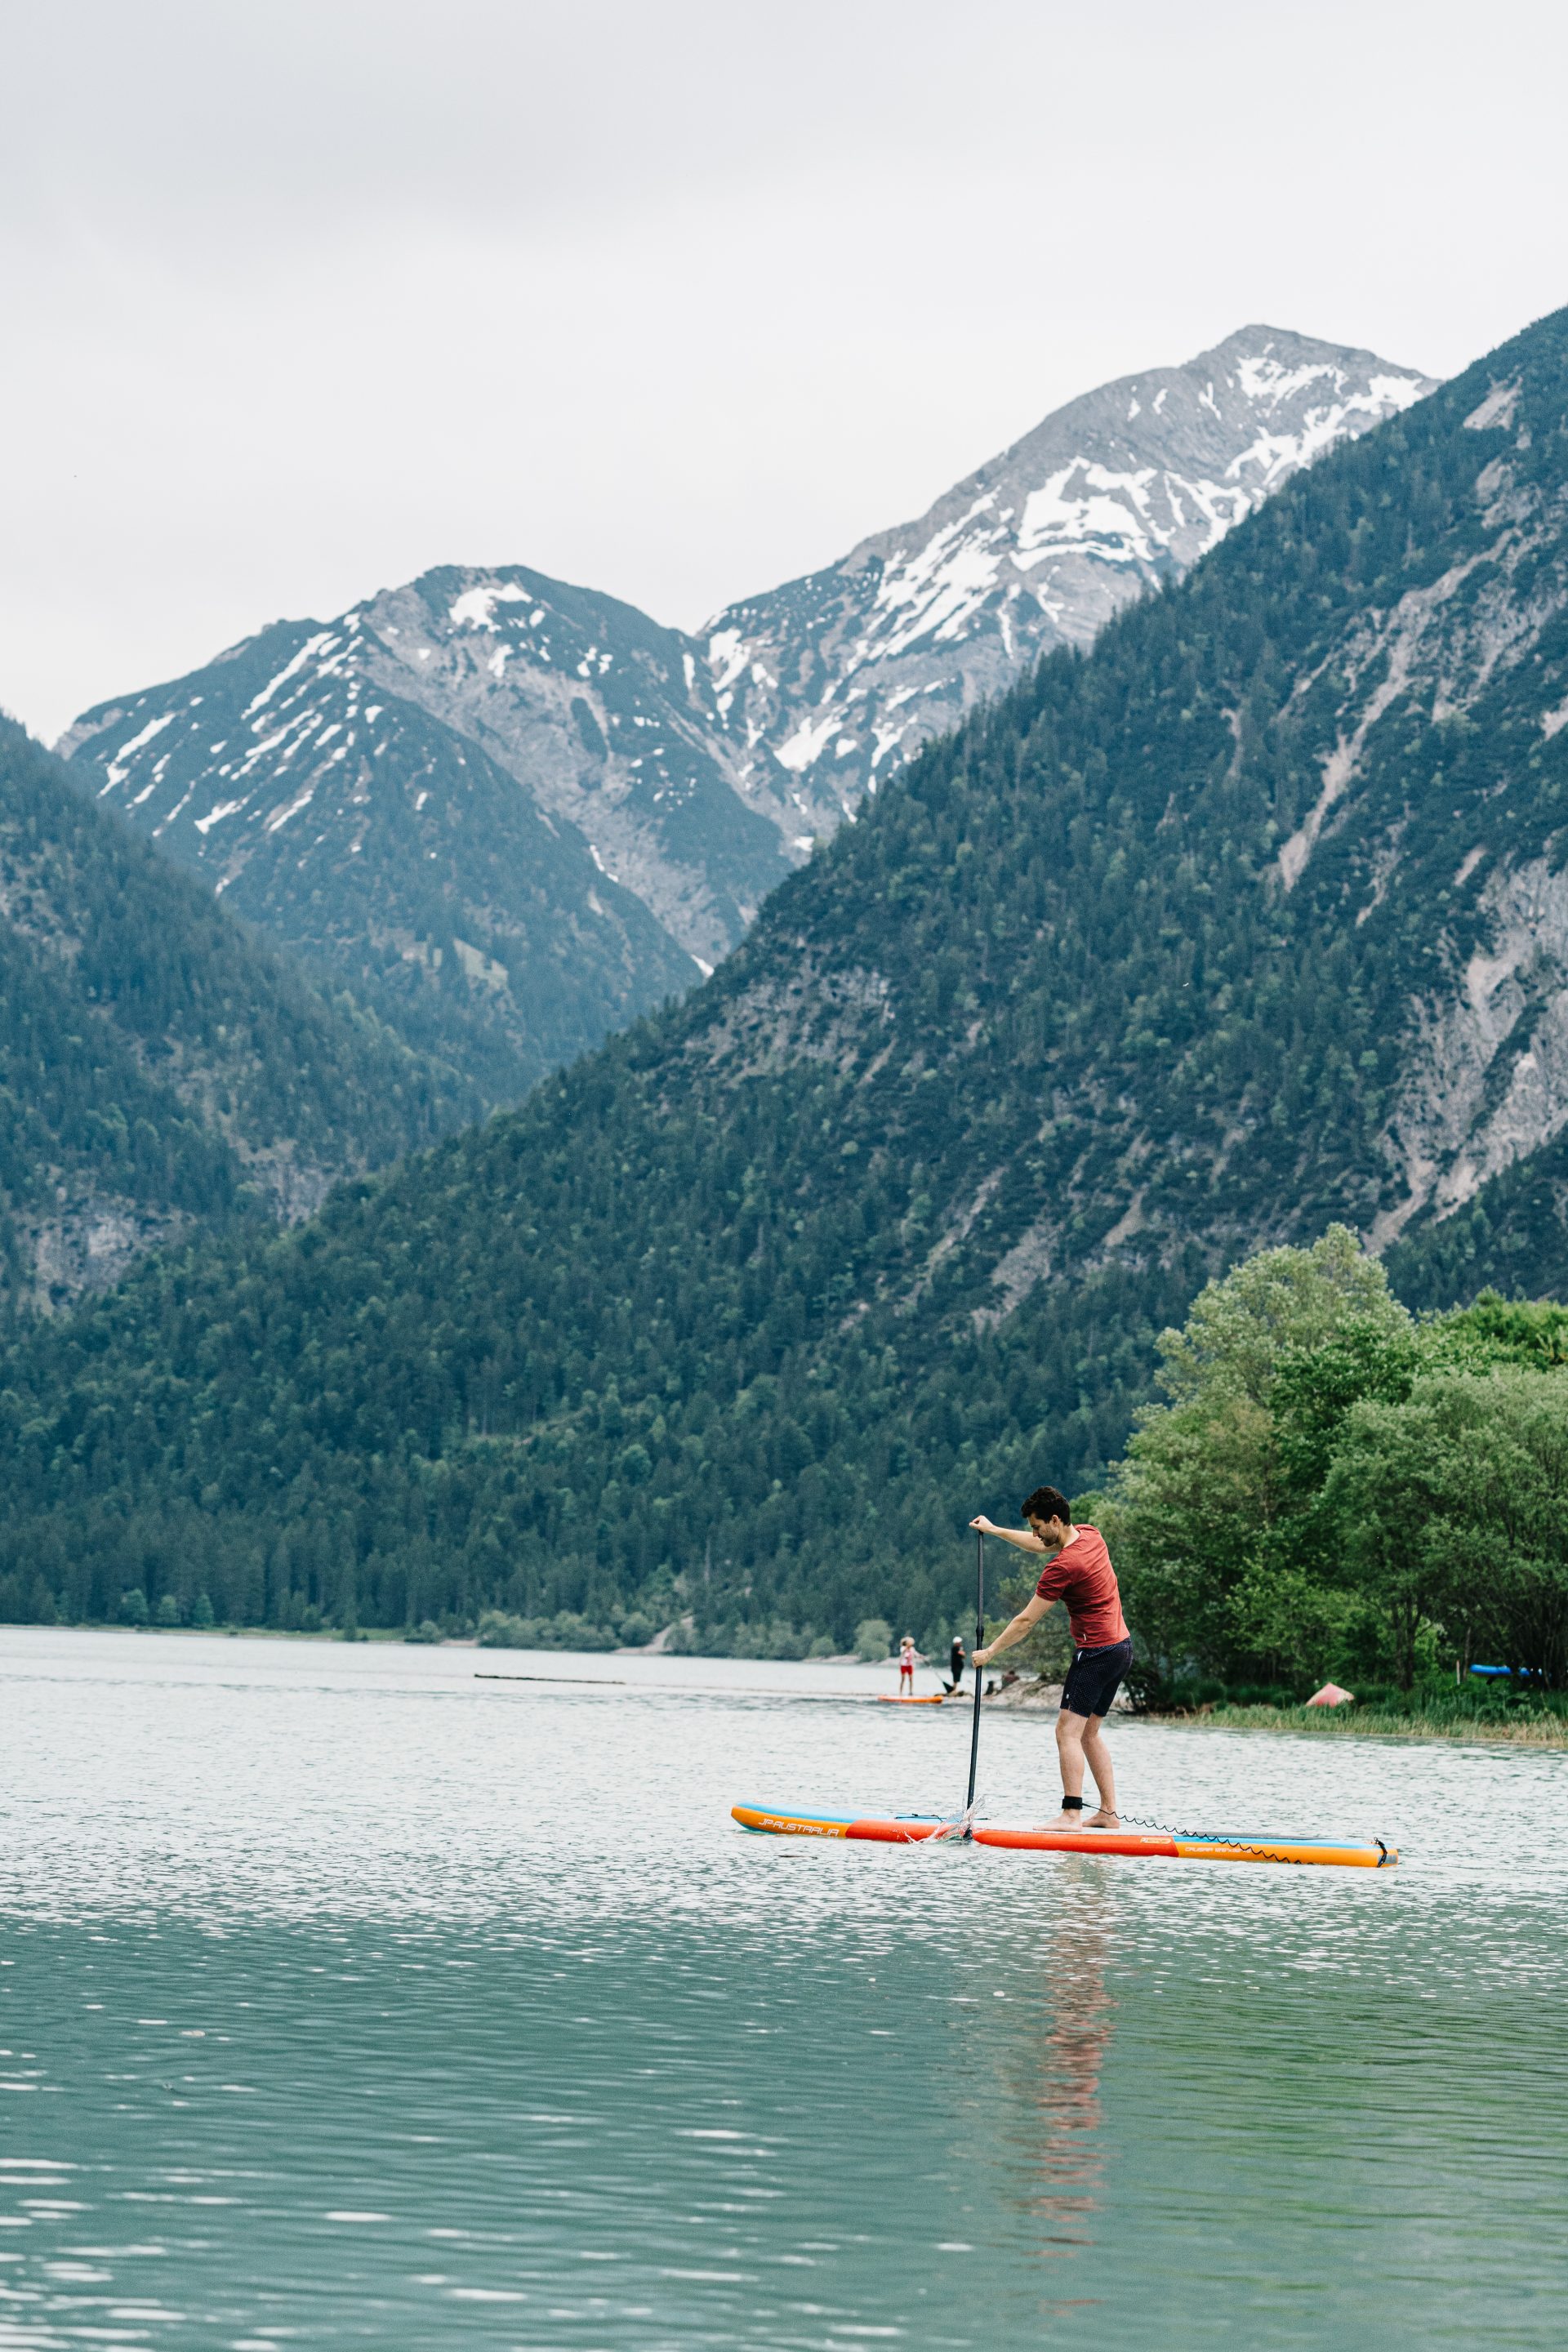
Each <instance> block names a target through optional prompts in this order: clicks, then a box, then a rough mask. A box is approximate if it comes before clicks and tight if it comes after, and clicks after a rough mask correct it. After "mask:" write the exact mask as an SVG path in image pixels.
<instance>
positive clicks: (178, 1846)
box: [0, 1630, 1568, 2352]
mask: <svg viewBox="0 0 1568 2352" xmlns="http://www.w3.org/2000/svg"><path fill="white" fill-rule="evenodd" d="M477 1669H478V1670H479V1671H482V1672H484V1673H494V1672H501V1673H507V1674H511V1675H528V1674H532V1675H544V1676H549V1677H553V1678H554V1679H552V1680H547V1681H521V1680H520V1681H508V1682H495V1681H488V1680H481V1679H479V1675H478V1673H477V1672H476V1670H477ZM567 1675H573V1676H583V1677H588V1678H590V1679H587V1680H583V1681H577V1680H572V1681H568V1680H564V1679H562V1677H564V1676H567ZM612 1677H613V1678H615V1679H613V1680H612V1679H610V1678H612ZM886 1686H887V1685H886V1684H885V1682H883V1681H882V1680H881V1679H880V1678H879V1676H878V1675H876V1674H874V1673H871V1672H868V1671H865V1672H862V1671H857V1670H844V1669H839V1668H831V1667H818V1668H813V1667H784V1666H765V1665H756V1664H732V1665H731V1664H712V1663H707V1662H703V1663H699V1662H696V1661H681V1662H675V1661H664V1660H656V1659H643V1658H637V1659H634V1660H625V1659H619V1658H595V1659H585V1660H575V1659H567V1658H562V1657H553V1658H538V1659H534V1658H525V1657H511V1656H505V1655H500V1656H498V1655H496V1654H479V1653H476V1652H474V1651H472V1650H464V1649H437V1650H414V1649H407V1650H405V1649H403V1648H401V1647H398V1648H393V1647H389V1646H384V1645H374V1646H363V1645H360V1646H353V1647H351V1646H348V1645H344V1644H338V1643H327V1642H321V1643H304V1642H264V1641H256V1640H243V1641H241V1640H225V1639H221V1638H208V1637H196V1636H180V1635H164V1636H158V1635H150V1634H132V1633H126V1634H112V1633H103V1634H81V1633H40V1632H31V1631H27V1632H22V1631H16V1630H5V1631H0V1763H3V1769H0V1811H3V1815H4V1821H3V1828H0V2346H5V2347H18V2346H39V2347H43V2346H58V2345H75V2344H95V2345H103V2344H121V2345H132V2346H133V2345H149V2346H159V2347H163V2346H191V2347H206V2346H224V2347H235V2352H247V2347H248V2348H249V2352H264V2347H272V2352H276V2348H277V2347H290V2346H304V2347H310V2346H327V2345H374V2346H378V2347H433V2352H443V2347H448V2346H449V2347H458V2346H464V2347H468V2346H472V2347H498V2352H500V2347H514V2346H516V2347H550V2352H555V2347H562V2352H566V2347H583V2348H584V2352H591V2347H615V2352H619V2347H628V2352H633V2348H634V2347H635V2352H654V2347H680V2352H685V2347H702V2346H714V2347H745V2348H746V2352H750V2347H825V2348H826V2352H832V2347H837V2352H847V2347H853V2346H855V2345H857V2344H864V2343H875V2342H888V2343H892V2344H898V2343H902V2344H906V2345H909V2346H911V2347H926V2346H930V2347H986V2352H1011V2347H1023V2346H1026V2345H1029V2346H1033V2345H1038V2344H1042V2343H1044V2344H1056V2343H1061V2344H1067V2343H1072V2344H1075V2345H1076V2344H1079V2343H1093V2344H1097V2345H1100V2346H1109V2347H1122V2346H1128V2347H1131V2346H1134V2345H1136V2346H1139V2347H1147V2346H1150V2345H1157V2346H1159V2347H1187V2346H1193V2347H1196V2346H1200V2345H1201V2346H1205V2347H1208V2346H1213V2345H1226V2344H1229V2345H1234V2346H1236V2347H1238V2352H1255V2347H1275V2346H1293V2345H1306V2344H1309V2343H1311V2344H1317V2343H1319V2342H1320V2341H1323V2340H1330V2339H1333V2340H1338V2341H1339V2342H1341V2343H1345V2344H1351V2345H1354V2346H1358V2347H1359V2346H1373V2345H1376V2346H1380V2347H1401V2346H1412V2347H1414V2346H1423V2347H1425V2346H1431V2345H1443V2344H1448V2343H1454V2344H1459V2343H1466V2344H1485V2345H1529V2346H1542V2347H1545V2346H1552V2347H1557V2346H1560V2345H1561V2344H1562V2343H1563V2340H1564V2336H1565V2333H1568V2326H1565V2323H1564V2320H1563V2295H1564V2292H1565V2290H1568V2253H1565V2252H1564V2229H1563V2209H1564V2203H1565V2190H1568V2181H1565V2162H1564V2160H1565V2158H1568V2063H1565V2059H1564V2029H1563V2016H1564V2007H1563V1995H1564V1990H1565V1986H1564V1979H1565V1977H1568V1958H1565V1955H1568V1943H1565V1939H1564V1930H1565V1928H1568V1869H1565V1866H1564V1860H1563V1855H1564V1843H1563V1836H1562V1831H1563V1793H1564V1780H1563V1774H1564V1769H1565V1766H1568V1759H1563V1757H1560V1756H1555V1755H1551V1754H1542V1753H1530V1752H1512V1753H1510V1752H1500V1751H1498V1750H1496V1749H1483V1748H1458V1747H1447V1746H1444V1747H1437V1746H1434V1747H1429V1748H1426V1747H1416V1746H1404V1745H1393V1744H1390V1745H1386V1746H1385V1745H1380V1744H1378V1743H1377V1742H1375V1741H1370V1740H1369V1741H1346V1742H1339V1741H1335V1742H1321V1743H1316V1742H1313V1741H1310V1740H1306V1739H1300V1738H1296V1739H1291V1738H1285V1737H1278V1738H1275V1737H1265V1736H1258V1735H1252V1736H1247V1735H1236V1734H1226V1733H1223V1732H1214V1733H1201V1732H1192V1731H1164V1730H1160V1729H1157V1728H1153V1727H1148V1726H1142V1725H1137V1724H1125V1725H1121V1726H1119V1727H1117V1730H1116V1732H1115V1735H1114V1736H1115V1739H1116V1744H1117V1749H1118V1754H1119V1760H1120V1769H1121V1774H1122V1782H1123V1801H1124V1803H1125V1804H1126V1805H1127V1808H1128V1810H1129V1811H1131V1812H1134V1813H1144V1814H1150V1815H1153V1816H1155V1817H1157V1818H1160V1819H1162V1820H1165V1821H1169V1822H1178V1823H1181V1824H1184V1825H1192V1826H1195V1827H1202V1826H1217V1827H1221V1828H1226V1829H1230V1830H1237V1831H1246V1830H1257V1831H1272V1832H1285V1831H1290V1830H1294V1831H1296V1832H1299V1833H1305V1834H1312V1833H1314V1832H1342V1833H1346V1834H1353V1835H1358V1836H1360V1835H1366V1834H1369V1833H1374V1832H1375V1833H1377V1834H1380V1835H1382V1836H1384V1837H1385V1838H1389V1839H1391V1840H1394V1841H1396V1842H1397V1843H1399V1844H1400V1845H1401V1847H1402V1848H1403V1849H1404V1853H1405V1859H1404V1862H1403V1864H1402V1865H1401V1867H1400V1868H1399V1869H1398V1870H1397V1871H1392V1872H1362V1871H1344V1872H1340V1871H1329V1870H1291V1869H1280V1868H1250V1867H1245V1866H1241V1865H1226V1864H1182V1863H1170V1862H1127V1861H1115V1860H1099V1859H1095V1858H1092V1857H1089V1856H1067V1857H1064V1858H1061V1859H1057V1858H1054V1857H1042V1856H1037V1855H1028V1854H1013V1853H995V1852H984V1851H982V1850H979V1849H974V1848H970V1849H952V1850H936V1851H924V1852H922V1851H920V1850H914V1851H909V1852H900V1851H892V1850H889V1849H884V1848H877V1847H868V1846H846V1845H843V1844H833V1845H824V1844H817V1843H807V1842H805V1841H785V1840H773V1839H767V1838H757V1837H748V1836H746V1835H744V1834H743V1833H742V1832H740V1831H738V1830H736V1829H735V1828H734V1827H733V1826H732V1825H731V1822H730V1820H729V1807H730V1805H731V1803H732V1802H734V1801H736V1800H738V1799H742V1798H752V1799H759V1800H762V1801H766V1802H773V1803H778V1802H795V1803H798V1804H802V1805H807V1806H811V1805H816V1806H819V1807H822V1808H824V1809H826V1810H835V1809H837V1810H842V1809H844V1808H846V1807H850V1806H853V1807H858V1808H865V1809H866V1810H882V1809H887V1810H892V1811H898V1810H909V1809H911V1808H915V1807H920V1806H928V1807H935V1808H943V1809H951V1808H952V1806H953V1805H954V1804H955V1803H956V1802H957V1801H960V1800H961V1799H962V1796H963V1780H964V1776H965V1772H966V1769H967V1746H968V1720H967V1715H966V1713H965V1714H960V1713H959V1712H958V1711H956V1710H952V1709H936V1708H917V1709H911V1710H908V1711H900V1710H895V1709H893V1708H884V1707H879V1706H875V1705H874V1704H872V1703H871V1694H872V1693H873V1692H874V1691H875V1690H876V1689H877V1688H879V1687H886ZM1053 1760H1054V1759H1053V1750H1052V1744H1051V1739H1050V1730H1049V1724H1048V1721H1041V1720H1036V1719H1020V1718H1019V1717H1002V1718H997V1717H987V1719H986V1721H985V1724H984V1727H983V1733H982V1748H981V1789H982V1795H983V1799H984V1805H985V1808H986V1810H989V1811H993V1812H995V1813H997V1814H1005V1815H1011V1816H1013V1817H1015V1818H1018V1817H1022V1818H1029V1817H1030V1816H1031V1815H1033V1814H1035V1813H1037V1811H1038V1808H1039V1807H1040V1805H1041V1804H1042V1803H1044V1802H1047V1801H1048V1800H1049V1798H1050V1796H1051V1793H1052V1791H1053V1790H1054V1787H1055V1781H1054V1776H1053V1772H1052V1764H1053Z"/></svg>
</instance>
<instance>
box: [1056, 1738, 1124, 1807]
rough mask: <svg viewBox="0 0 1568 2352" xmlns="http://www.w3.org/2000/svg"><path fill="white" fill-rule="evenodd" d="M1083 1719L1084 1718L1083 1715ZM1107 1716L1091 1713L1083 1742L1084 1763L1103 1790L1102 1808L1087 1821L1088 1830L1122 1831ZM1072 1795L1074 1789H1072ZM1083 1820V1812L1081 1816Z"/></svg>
mask: <svg viewBox="0 0 1568 2352" xmlns="http://www.w3.org/2000/svg"><path fill="white" fill-rule="evenodd" d="M1079 1720H1080V1721H1081V1720H1082V1718H1081V1717H1080V1718H1079ZM1104 1724H1105V1717H1103V1716H1102V1715H1091V1716H1090V1717H1089V1719H1088V1721H1087V1722H1086V1723H1085V1724H1084V1731H1083V1738H1082V1741H1081V1743H1080V1745H1081V1748H1082V1752H1083V1759H1084V1762H1085V1763H1086V1764H1087V1765H1088V1766H1089V1770H1090V1771H1091V1772H1092V1773H1093V1775H1094V1785H1095V1787H1096V1788H1097V1789H1098V1790H1100V1811H1099V1812H1097V1813H1091V1814H1090V1815H1089V1819H1088V1820H1087V1821H1086V1822H1084V1824H1083V1825H1084V1827H1085V1829H1086V1830H1119V1829H1120V1828H1121V1814H1120V1813H1119V1812H1118V1811H1117V1810H1116V1773H1115V1770H1114V1769H1113V1767H1112V1765H1111V1761H1110V1748H1109V1746H1108V1745H1107V1743H1106V1738H1105V1731H1104ZM1078 1785H1079V1791H1080V1793H1081V1791H1082V1789H1083V1772H1082V1769H1081V1767H1080V1768H1079V1782H1078ZM1068 1793H1069V1794H1070V1793H1071V1791H1070V1790H1069V1792H1068ZM1079 1819H1080V1820H1082V1815H1081V1814H1080V1815H1079Z"/></svg>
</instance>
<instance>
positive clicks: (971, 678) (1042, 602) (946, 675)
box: [703, 327, 1434, 843]
mask: <svg viewBox="0 0 1568 2352" xmlns="http://www.w3.org/2000/svg"><path fill="white" fill-rule="evenodd" d="M1433 389H1434V384H1433V380H1432V379H1431V378H1430V377H1427V376H1424V375H1421V374H1419V373H1416V372H1415V371H1414V370H1412V369H1409V368H1399V367H1394V366H1393V365H1391V364H1390V363H1389V362H1387V361H1385V360H1380V359H1378V358H1376V357H1375V356H1374V355H1373V353H1372V352H1361V351H1347V350H1344V349H1342V347H1341V346H1340V345H1339V344H1336V343H1322V342H1316V341H1312V340H1311V339H1310V338H1309V337H1307V336H1304V335H1294V334H1289V333H1287V332H1284V331H1281V330H1279V329H1278V328H1274V327H1244V328H1242V330H1241V331H1240V332H1239V333H1237V334H1234V335H1231V336H1230V337H1228V338H1227V340H1226V341H1225V342H1223V343H1219V344H1216V345H1215V349H1214V350H1213V351H1209V352H1200V353H1199V355H1198V357H1197V358H1196V359H1194V360H1191V361H1189V362H1187V363H1186V365H1185V366H1184V367H1175V368H1158V369H1155V370H1153V371H1152V373H1148V374H1145V375H1136V376H1125V377H1123V378H1122V379H1121V381H1120V382H1118V383H1109V384H1103V385H1101V387H1100V390H1099V391H1098V392H1091V393H1088V394H1085V395H1084V396H1083V398H1081V399H1079V400H1075V401H1072V402H1070V403H1069V404H1068V406H1067V407H1065V408H1060V409H1058V410H1057V411H1056V412H1055V414H1054V415H1050V416H1047V418H1046V420H1045V422H1044V423H1043V424H1041V425H1037V426H1036V427H1035V429H1034V431H1033V432H1032V433H1029V434H1026V436H1025V437H1024V439H1023V440H1021V441H1018V442H1016V443H1015V444H1014V446H1013V447H1012V448H1010V449H1006V450H1004V451H1003V453H1002V455H1001V456H1000V457H993V458H992V459H991V460H990V461H989V463H988V464H986V465H984V466H982V467H980V468H979V469H978V471H977V472H975V473H973V474H971V475H969V476H968V477H967V478H965V479H964V480H963V481H962V482H959V483H958V484H956V486H955V487H954V488H952V489H951V490H949V491H948V492H947V493H946V495H945V497H943V498H941V499H938V500H937V502H936V504H935V505H934V506H933V507H932V508H931V509H930V510H929V512H927V513H926V514H924V515H922V516H921V518H920V520H918V521H916V522H911V523H906V524H904V525H902V526H901V527H900V528H899V529H898V530H886V531H881V532H879V533H878V535H877V536H876V537H875V538H872V539H868V540H863V541H861V543H860V545H859V546H858V547H857V548H854V549H853V550H851V551H850V553H849V554H847V556H845V557H844V558H843V560H842V561H841V562H837V563H835V564H833V565H831V566H830V567H829V568H828V569H827V570H826V571H823V572H808V573H807V574H806V575H805V578H804V579H801V580H795V581H791V582H789V583H787V585H785V586H784V587H782V588H776V589H774V590H773V591H772V592H771V593H769V594H767V595H763V596H756V597H752V598H750V599H748V600H746V601H745V602H743V603H741V604H731V605H730V606H729V607H728V608H727V609H726V610H725V611H724V612H722V613H721V614H719V615H718V617H717V619H715V620H714V621H712V622H710V625H709V626H708V628H707V629H706V630H705V631H704V632H703V637H704V654H705V658H706V662H707V667H708V670H709V674H710V677H711V679H712V685H713V691H714V695H715V698H716V701H717V705H718V709H719V710H720V712H721V716H722V718H723V721H724V724H725V726H726V727H727V729H728V730H730V732H731V735H732V736H733V737H734V738H735V739H736V750H737V761H736V773H737V780H738V782H739V785H740V789H741V790H742V792H743V793H745V795H746V797H747V799H748V800H749V801H750V802H751V803H752V806H754V807H757V808H762V809H766V810H767V812H768V814H770V815H772V816H773V821H774V823H775V824H778V825H779V827H780V829H781V831H782V832H783V833H784V836H785V839H786V841H787V842H791V843H793V842H795V839H796V837H797V836H799V835H813V834H822V833H830V832H832V831H833V829H834V828H835V826H836V825H837V824H838V823H839V821H840V819H841V818H842V816H843V815H844V814H845V813H846V812H847V811H852V810H853V809H854V808H855V806H856V805H857V803H858V802H859V800H860V798H861V797H862V795H863V794H864V793H866V792H868V791H874V790H875V788H876V786H877V784H878V783H879V782H880V781H881V780H883V779H884V778H885V777H886V776H888V775H889V773H890V772H891V771H892V770H893V769H894V768H895V767H896V766H898V765H899V763H900V761H903V760H906V759H908V758H909V757H910V755H911V753H913V752H914V751H918V750H919V748H920V746H921V743H923V742H925V741H926V740H928V739H929V738H930V737H931V736H933V735H939V734H944V733H946V732H947V731H948V730H949V729H951V728H952V726H953V725H954V724H955V723H956V722H957V720H958V719H959V718H960V717H961V716H962V715H963V712H964V711H965V710H966V709H969V708H970V706H971V705H972V704H973V703H975V702H977V701H979V700H981V699H982V698H984V697H985V696H987V695H991V694H994V693H996V692H997V691H998V690H999V689H1000V688H1003V687H1005V685H1007V684H1008V682H1009V681H1010V680H1011V679H1012V678H1014V677H1016V675H1017V673H1018V672H1019V670H1020V669H1021V668H1023V667H1025V666H1026V664H1027V663H1029V662H1031V661H1033V660H1035V659H1036V658H1037V656H1039V655H1041V654H1042V653H1045V652H1047V651H1049V650H1050V649H1051V648H1052V647H1053V646H1063V645H1070V646H1083V645H1086V644H1087V643H1088V642H1089V639H1090V638H1091V637H1092V636H1093V635H1095V633H1096V631H1097V630H1099V629H1100V626H1101V625H1103V624H1104V623H1105V622H1106V621H1107V620H1109V619H1110V615H1111V614H1113V613H1114V612H1116V611H1117V610H1118V609H1119V607H1120V606H1121V605H1123V604H1126V603H1128V602H1129V601H1130V600H1131V598H1132V597H1134V596H1136V595H1139V594H1140V593H1142V592H1143V591H1144V590H1145V589H1147V588H1149V587H1151V586H1152V585H1153V584H1154V583H1157V582H1160V581H1162V580H1168V579H1171V578H1173V577H1174V576H1176V575H1179V574H1180V573H1182V572H1186V571H1188V570H1189V569H1190V568H1191V566H1192V565H1193V564H1194V563H1195V562H1197V560H1198V558H1199V557H1200V556H1202V555H1204V554H1206V552H1207V551H1208V550H1209V549H1210V548H1211V547H1213V546H1215V544H1216V542H1217V541H1219V540H1221V539H1222V538H1223V537H1224V536H1225V534H1226V531H1227V530H1230V529H1231V528H1232V527H1233V525H1234V524H1236V523H1237V522H1239V521H1240V520H1241V519H1242V517H1243V516H1244V515H1246V514H1249V513H1250V512H1251V511H1252V509H1253V508H1255V507H1256V506H1258V505H1259V504H1260V503H1261V502H1262V500H1263V499H1266V498H1267V497H1268V494H1269V492H1270V491H1271V490H1273V489H1275V488H1278V486H1279V483H1281V482H1282V481H1284V480H1286V479H1287V478H1288V477H1289V475H1291V474H1292V473H1294V472H1296V471H1297V469H1298V468H1299V467H1301V466H1304V465H1307V464H1309V463H1310V461H1311V460H1312V459H1313V458H1314V457H1317V456H1319V455H1320V453H1321V451H1323V450H1324V449H1327V448H1329V447H1331V446H1332V445H1333V444H1334V443H1335V442H1337V441H1342V440H1344V439H1346V438H1348V437H1352V436H1355V435H1358V434H1361V433H1364V432H1366V431H1367V430H1368V429H1369V427H1371V426H1372V425H1377V424H1380V423H1381V422H1382V420H1383V419H1384V417H1386V416H1390V415H1394V414H1395V413H1396V412H1397V411H1398V410H1400V409H1403V408H1407V407H1408V406H1409V405H1410V404H1411V403H1412V402H1413V401H1415V400H1418V399H1420V398H1421V397H1422V396H1423V395H1424V394H1426V393H1428V392H1431V391H1432V390H1433Z"/></svg>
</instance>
